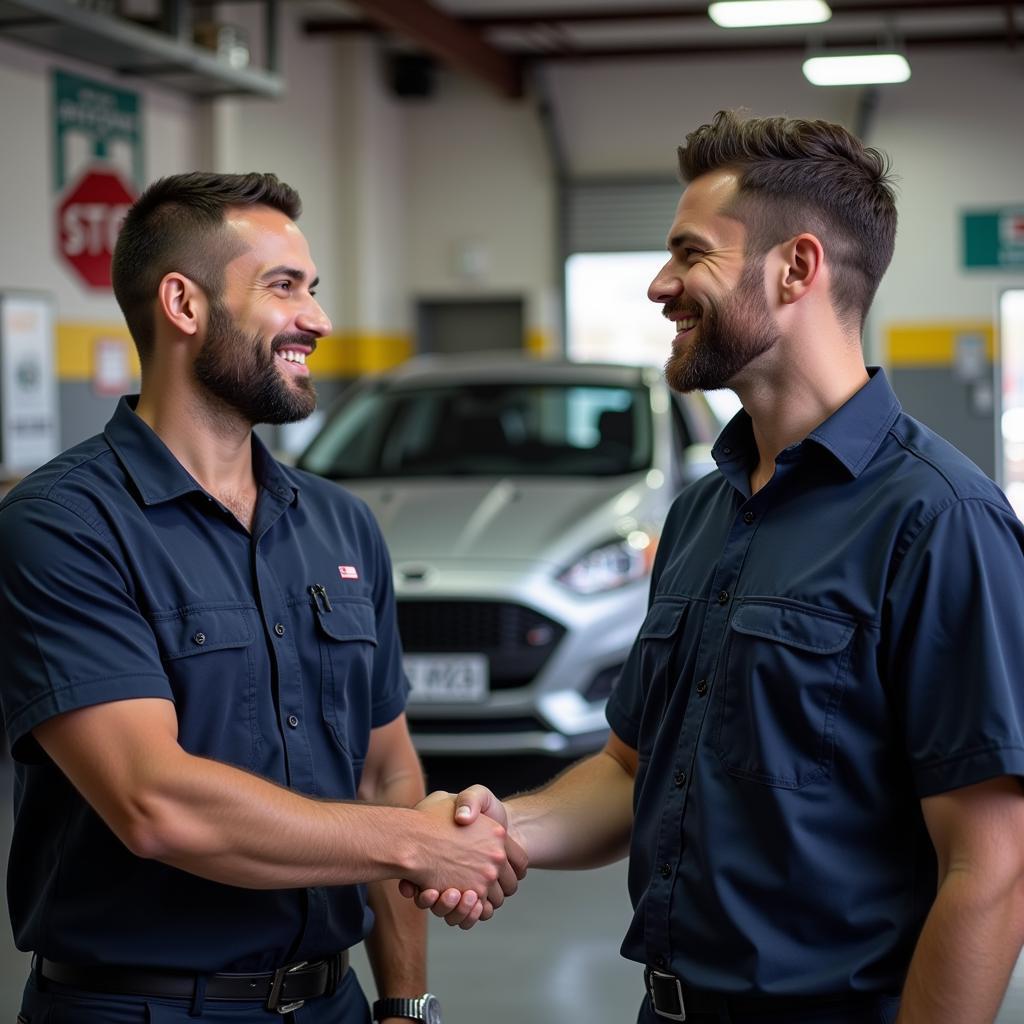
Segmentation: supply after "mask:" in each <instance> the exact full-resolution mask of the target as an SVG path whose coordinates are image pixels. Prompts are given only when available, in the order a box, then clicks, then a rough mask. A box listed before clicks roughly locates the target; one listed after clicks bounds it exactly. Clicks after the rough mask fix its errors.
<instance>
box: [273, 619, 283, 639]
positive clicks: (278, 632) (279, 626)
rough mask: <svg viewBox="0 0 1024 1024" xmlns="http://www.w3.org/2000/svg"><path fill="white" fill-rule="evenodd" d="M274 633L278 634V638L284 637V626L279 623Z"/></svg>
mask: <svg viewBox="0 0 1024 1024" xmlns="http://www.w3.org/2000/svg"><path fill="white" fill-rule="evenodd" d="M274 632H275V633H276V634H277V635H278V636H284V626H282V625H281V623H280V622H279V623H277V625H276V626H274Z"/></svg>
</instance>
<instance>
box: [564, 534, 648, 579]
mask: <svg viewBox="0 0 1024 1024" xmlns="http://www.w3.org/2000/svg"><path fill="white" fill-rule="evenodd" d="M657 546H658V542H657V538H656V537H655V536H654V535H653V534H652V533H651V532H649V531H647V530H639V529H638V530H633V531H632V532H631V533H630V534H629V536H627V537H617V538H616V539H615V540H613V541H607V542H606V543H604V544H599V545H598V546H597V547H595V548H592V549H591V550H590V551H588V552H587V553H586V554H585V555H584V556H583V557H582V558H581V559H579V561H577V562H574V563H573V564H572V565H570V566H569V568H568V569H565V570H564V571H563V572H561V573H559V575H558V581H559V583H562V584H564V585H565V586H567V587H568V588H569V589H570V590H575V591H576V593H577V594H600V593H603V592H604V591H606V590H614V589H615V588H616V587H621V586H623V585H624V584H626V583H632V582H633V581H634V580H639V579H643V577H645V576H647V575H649V574H650V571H651V566H652V565H653V564H654V552H655V550H656V548H657Z"/></svg>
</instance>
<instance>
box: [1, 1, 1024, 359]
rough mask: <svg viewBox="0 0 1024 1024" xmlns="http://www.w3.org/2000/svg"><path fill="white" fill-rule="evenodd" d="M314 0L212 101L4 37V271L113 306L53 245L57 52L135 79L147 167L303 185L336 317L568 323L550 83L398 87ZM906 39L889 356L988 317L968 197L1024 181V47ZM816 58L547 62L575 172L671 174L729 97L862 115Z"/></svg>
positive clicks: (1004, 190)
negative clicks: (473, 258)
mask: <svg viewBox="0 0 1024 1024" xmlns="http://www.w3.org/2000/svg"><path fill="white" fill-rule="evenodd" d="M297 18H298V14H297V12H296V10H295V8H294V7H292V6H290V5H286V6H285V7H284V8H283V10H282V39H281V53H282V69H283V72H284V74H285V75H286V77H287V79H288V93H287V96H286V98H285V99H284V100H282V101H280V102H273V101H268V100H258V99H222V100H218V101H216V102H215V103H213V104H204V103H199V102H196V101H192V100H190V99H188V98H186V97H184V96H182V95H181V94H178V93H174V92H171V91H168V90H165V89H161V88H158V87H155V86H150V85H147V84H146V83H144V82H136V81H134V80H132V79H130V78H121V77H117V76H114V75H112V74H109V73H106V72H104V71H103V70H102V69H99V68H95V67H92V66H90V65H83V64H80V63H76V62H74V61H67V60H64V59H63V58H59V57H56V56H53V55H49V54H45V53H42V52H37V51H33V50H31V49H27V48H23V47H21V46H16V45H13V44H10V43H5V42H0V129H2V131H3V136H2V137H3V138H4V140H5V141H4V145H3V146H0V181H2V182H3V189H2V190H0V216H2V218H3V219H2V223H3V242H2V244H0V287H29V288H44V289H50V290H52V291H53V292H54V293H55V294H56V296H57V300H58V316H59V318H60V319H61V320H65V321H66V320H97V321H103V320H107V321H109V320H111V319H117V316H118V314H117V309H116V305H115V304H114V302H113V298H112V297H111V296H110V295H109V294H99V295H97V294H95V293H92V292H90V291H89V290H88V289H86V288H85V287H84V286H83V285H80V284H79V283H78V281H77V279H76V278H75V277H74V276H73V275H72V274H71V273H70V272H69V271H68V270H66V269H65V267H64V266H63V264H62V263H61V262H60V261H59V260H58V259H57V257H56V254H55V246H54V241H53V237H54V231H55V228H54V215H53V207H54V197H53V193H52V188H51V178H52V166H51V153H50V148H51V146H52V133H53V128H52V115H51V111H50V89H51V78H50V73H51V69H52V68H53V67H55V66H59V67H62V68H67V69H69V70H71V71H76V72H79V73H81V74H84V75H88V76H92V77H95V78H98V79H101V80H105V81H110V82H113V83H114V84H116V85H118V86H120V87H123V88H132V89H135V90H136V91H138V92H139V94H140V95H141V97H142V101H143V111H144V125H145V129H144V139H145V165H146V174H147V176H148V177H149V178H153V177H156V176H158V175H161V174H167V173H172V172H175V171H182V170H188V169H194V168H202V167H212V168H216V169H220V170H226V171H243V170H254V169H259V170H272V171H275V172H276V173H278V174H279V175H280V176H281V177H282V178H284V179H285V180H286V181H288V182H289V183H290V184H292V185H294V186H295V187H296V188H298V189H299V191H300V192H301V194H302V196H303V200H304V204H305V214H304V216H303V219H302V227H303V229H304V231H305V232H306V234H307V236H308V238H309V240H310V244H311V248H312V251H313V255H314V258H315V259H316V261H317V263H318V266H319V268H320V271H321V277H322V280H323V285H322V288H321V298H322V299H323V302H324V305H325V307H326V308H327V309H328V311H329V313H330V314H331V315H332V317H333V319H334V322H335V326H336V329H337V330H339V331H342V332H355V333H358V332H363V333H370V334H372V333H373V332H378V333H386V332H408V331H410V330H411V327H412V310H413V304H414V301H415V299H417V298H431V297H435V298H436V297H454V296H463V297H466V296H472V295H474V294H476V295H494V296H497V295H510V294H511V295H515V294H519V295H523V296H525V298H526V301H527V324H528V327H529V328H530V329H531V330H532V331H534V332H540V333H542V334H546V335H547V336H549V337H551V336H552V335H557V329H558V316H557V304H556V301H555V297H556V295H557V289H558V286H559V283H560V280H561V274H562V268H561V267H560V266H558V265H557V262H558V261H557V259H556V239H555V232H556V225H557V210H556V186H555V180H554V168H553V167H552V162H551V156H550V154H549V152H548V148H547V144H546V141H545V136H544V130H543V126H542V123H541V119H540V117H539V114H538V110H537V102H536V98H535V97H528V98H526V99H524V100H521V101H516V102H510V101H507V100H504V99H501V98H499V97H498V96H496V95H495V94H494V93H492V92H491V91H490V90H489V89H488V88H486V87H484V86H482V85H480V84H478V83H476V82H474V81H472V80H470V79H467V78H464V77H462V76H459V75H455V74H452V73H446V72H442V73H440V74H439V76H438V88H437V90H436V92H435V94H434V96H432V97H431V98H429V99H425V100H421V101H412V100H404V101H403V100H398V99H396V98H395V97H393V96H391V95H390V93H389V90H388V88H387V86H386V84H385V83H384V80H383V74H382V69H381V66H380V51H379V46H380V44H379V43H377V42H374V41H372V40H368V39H365V38H363V39H346V40H344V41H342V40H340V39H338V38H334V37H330V36H326V37H313V38H310V37H306V36H304V35H303V34H302V33H301V30H300V27H299V25H298V21H297ZM910 57H911V62H912V65H913V68H914V75H913V77H912V79H911V81H910V82H909V83H907V84H905V85H902V86H892V87H886V88H883V89H882V91H881V95H880V103H879V106H878V109H877V112H876V115H875V118H874V121H873V128H872V134H871V136H870V139H869V141H871V142H872V143H873V144H876V145H879V146H880V147H882V148H884V149H886V150H888V151H889V152H890V154H891V155H892V157H893V160H894V164H895V168H896V171H897V173H898V175H899V177H900V179H901V183H900V199H899V205H900V216H901V229H900V235H899V239H898V242H897V254H896V258H895V260H894V263H893V266H892V268H891V270H890V273H889V275H888V277H887V278H886V280H885V282H884V283H883V285H882V288H881V291H880V293H879V296H878V300H877V304H876V311H875V316H874V317H873V319H872V323H871V334H870V338H869V346H868V347H869V354H871V355H872V356H873V357H876V358H877V357H878V356H879V355H880V354H881V348H880V344H879V338H880V337H881V332H882V330H883V329H884V326H885V325H886V324H888V323H890V322H894V321H899V320H920V319H936V318H945V319H952V318H957V319H970V318H982V319H990V318H991V317H992V311H993V302H994V298H995V295H996V293H997V290H998V288H999V286H1000V285H1001V284H1003V283H1007V282H1010V281H1015V280H1016V281H1018V282H1019V276H1014V275H1006V274H1004V275H993V274H987V273H984V274H976V273H975V274H972V275H971V274H968V273H966V272H965V271H964V270H962V269H961V268H960V253H959V244H960V243H959V224H960V222H959V217H960V212H961V210H963V209H964V208H967V207H974V206H979V205H980V206H984V205H999V204H1007V203H1019V202H1021V201H1022V200H1024V172H1022V168H1024V132H1022V131H1021V123H1022V118H1021V114H1020V111H1021V108H1022V107H1024V103H1022V100H1024V59H1022V58H1021V57H1020V56H1019V55H1017V54H1012V53H1005V52H1003V51H1000V50H994V49H979V50H973V51H972V50H967V51H963V52H959V53H951V52H949V51H932V52H925V53H915V52H913V51H912V52H911V54H910ZM799 64H800V61H799V58H798V57H797V56H792V57H789V56H773V57H766V58H760V59H752V58H743V59H740V58H728V59H726V58H719V59H713V60H712V59H702V60H695V59H689V60H668V59H659V60H650V61H633V62H609V63H607V64H604V65H601V64H599V63H589V62H588V63H582V64H569V63H564V64H562V63H553V64H551V65H549V66H548V67H546V68H545V71H544V78H545V81H546V82H547V84H548V87H549V90H550V95H551V99H552V107H553V113H554V119H555V124H556V127H557V131H558V133H559V135H560V137H561V140H562V148H563V151H564V153H565V155H566V158H567V162H568V168H569V173H570V174H571V175H572V176H575V177H581V178H587V177H631V176H661V177H668V176H670V175H673V174H674V172H675V147H676V145H677V144H678V143H679V142H681V141H682V139H683V138H684V136H685V134H686V132H687V131H689V130H690V129H692V128H693V127H695V126H696V125H698V124H700V123H702V122H704V121H706V120H707V119H708V118H709V117H710V116H711V115H712V114H713V113H714V111H715V110H717V109H719V108H721V107H726V106H746V107H748V108H749V109H750V110H751V111H752V112H753V113H756V114H762V115H763V114H775V113H784V114H789V115H796V116H812V117H824V118H828V119H832V120H838V121H841V122H843V123H846V124H848V125H852V124H853V121H854V117H855V111H856V105H857V99H858V93H857V91H856V90H853V89H833V90H826V89H817V88H814V87H812V86H810V85H809V84H807V83H806V82H805V81H804V79H803V77H802V75H801V74H800V70H799ZM671 215H672V210H668V209H667V210H666V211H665V222H666V226H667V225H668V222H669V220H670V218H671ZM467 245H468V246H470V247H471V248H472V250H473V251H474V253H475V254H476V255H477V256H480V255H481V254H482V264H481V266H482V269H481V270H480V272H479V273H478V274H477V275H476V276H473V275H467V274H466V273H465V272H464V268H463V267H462V266H461V265H460V261H459V256H460V253H462V252H464V251H465V247H466V246H467ZM655 315H656V311H655ZM556 341H557V338H556Z"/></svg>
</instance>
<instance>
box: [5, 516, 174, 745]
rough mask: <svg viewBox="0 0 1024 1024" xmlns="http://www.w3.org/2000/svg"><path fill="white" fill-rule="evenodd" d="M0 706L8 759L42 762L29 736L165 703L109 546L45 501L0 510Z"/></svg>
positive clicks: (151, 648) (142, 626)
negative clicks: (72, 720)
mask: <svg viewBox="0 0 1024 1024" xmlns="http://www.w3.org/2000/svg"><path fill="white" fill-rule="evenodd" d="M0 581H2V582H0V621H2V622H3V632H4V658H3V667H2V668H0V679H2V683H0V705H2V709H3V716H4V724H5V728H6V732H7V739H8V742H9V743H10V747H11V751H12V753H13V755H14V757H15V758H17V759H19V760H22V761H30V760H37V759H38V758H39V757H40V756H41V752H40V751H39V748H38V746H37V745H36V743H35V741H34V740H33V739H32V737H31V735H30V734H31V730H32V729H34V728H35V727H36V726H37V725H39V724H40V723H42V722H45V721H46V720H47V719H49V718H52V717H53V716H55V715H58V714H63V713H64V712H67V711H72V710H75V709H77V708H81V707H86V706H89V705H93V704H101V703H105V702H107V701H113V700H125V699H129V698H137V697H164V698H167V699H173V697H172V694H171V689H170V685H169V683H168V680H167V677H166V674H165V673H164V671H163V667H162V665H161V663H160V656H159V652H158V651H157V648H156V641H155V639H154V637H153V633H152V630H151V629H150V627H149V625H148V623H147V622H146V620H145V618H144V617H143V615H142V614H141V613H140V611H139V609H138V607H137V606H136V605H135V602H134V601H133V599H132V597H131V595H130V593H129V587H128V580H127V577H126V574H125V573H124V572H123V571H122V570H121V569H120V568H119V564H118V558H117V554H116V546H115V544H114V543H113V542H112V540H110V539H109V538H107V537H105V536H104V535H103V534H102V533H101V531H100V530H99V529H98V528H97V527H95V526H93V525H92V524H90V523H89V522H88V521H86V519H85V518H84V517H83V516H82V515H80V514H79V513H78V512H76V511H74V510H72V509H70V508H68V507H66V506H65V505H63V504H61V503H60V502H58V501H55V500H52V499H49V498H40V497H28V498H23V499H16V500H14V501H9V502H8V503H7V504H5V505H4V507H3V508H2V509H0Z"/></svg>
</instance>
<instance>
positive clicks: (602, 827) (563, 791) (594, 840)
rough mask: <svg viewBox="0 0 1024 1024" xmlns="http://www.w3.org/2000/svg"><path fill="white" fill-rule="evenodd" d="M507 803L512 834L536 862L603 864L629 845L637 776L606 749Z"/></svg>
mask: <svg viewBox="0 0 1024 1024" xmlns="http://www.w3.org/2000/svg"><path fill="white" fill-rule="evenodd" d="M505 807H506V809H507V811H508V815H509V833H510V835H511V836H512V837H513V838H514V839H515V840H516V841H517V842H518V843H520V845H521V846H523V848H524V849H525V850H526V852H527V854H528V855H529V858H530V865H531V867H541V868H574V869H580V868H594V867H600V866H601V865H603V864H610V863H611V862H612V861H615V860H619V859H620V858H622V857H624V856H625V855H626V853H627V852H628V850H629V838H630V834H631V832H632V828H633V776H632V775H631V774H630V772H629V771H628V770H627V768H626V766H625V765H624V764H623V763H622V762H620V761H619V760H618V759H617V758H616V757H614V756H613V755H612V754H610V753H609V752H608V750H602V751H601V752H600V753H598V754H595V755H594V756H593V757H589V758H586V759H585V760H583V761H580V762H578V763H577V764H575V765H573V766H572V767H571V768H569V769H568V770H567V771H565V772H563V773H562V774H561V775H560V776H558V778H556V779H555V780H554V781H553V782H551V783H549V784H548V785H547V786H545V787H544V788H543V789H540V790H538V791H537V792H535V793H529V794H526V795H524V796H520V797H515V798H513V799H512V800H508V801H506V802H505Z"/></svg>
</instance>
